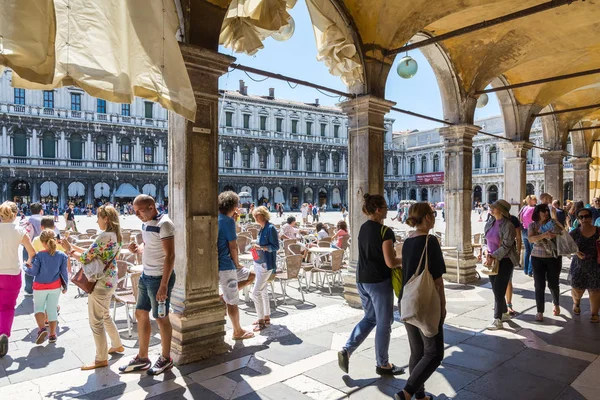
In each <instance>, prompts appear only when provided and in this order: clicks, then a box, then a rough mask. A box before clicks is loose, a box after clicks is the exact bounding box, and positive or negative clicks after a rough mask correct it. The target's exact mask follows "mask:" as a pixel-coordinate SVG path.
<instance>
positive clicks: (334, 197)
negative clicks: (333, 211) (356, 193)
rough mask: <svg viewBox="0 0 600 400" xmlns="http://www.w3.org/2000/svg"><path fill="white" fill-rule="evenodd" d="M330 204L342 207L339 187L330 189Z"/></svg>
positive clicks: (334, 206)
mask: <svg viewBox="0 0 600 400" xmlns="http://www.w3.org/2000/svg"><path fill="white" fill-rule="evenodd" d="M331 206H332V207H333V208H341V207H342V195H341V193H340V188H337V187H336V188H333V190H332V191H331Z"/></svg>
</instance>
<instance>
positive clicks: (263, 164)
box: [258, 147, 267, 169]
mask: <svg viewBox="0 0 600 400" xmlns="http://www.w3.org/2000/svg"><path fill="white" fill-rule="evenodd" d="M258 167H259V168H260V169H267V150H265V148H264V147H261V148H260V150H259V151H258Z"/></svg>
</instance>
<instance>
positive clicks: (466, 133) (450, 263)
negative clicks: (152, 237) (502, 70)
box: [440, 124, 480, 283]
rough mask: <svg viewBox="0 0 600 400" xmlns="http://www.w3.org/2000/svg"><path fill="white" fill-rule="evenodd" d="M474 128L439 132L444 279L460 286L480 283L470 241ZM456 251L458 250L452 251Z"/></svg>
mask: <svg viewBox="0 0 600 400" xmlns="http://www.w3.org/2000/svg"><path fill="white" fill-rule="evenodd" d="M479 129H480V128H479V127H478V126H474V125H467V124H464V125H454V126H448V127H444V128H441V129H440V136H441V137H442V138H443V139H444V154H445V156H444V163H445V169H444V171H445V178H444V192H445V203H446V240H445V246H446V247H448V250H445V259H446V270H447V273H446V276H445V278H446V279H448V280H450V281H453V282H459V283H468V282H472V281H474V280H476V279H477V277H476V273H475V264H476V261H477V260H476V258H475V257H474V256H473V248H472V246H471V244H472V241H471V240H472V238H471V192H472V189H473V185H472V180H473V168H472V167H473V136H475V135H476V134H477V132H478V131H479ZM450 248H454V249H455V250H450Z"/></svg>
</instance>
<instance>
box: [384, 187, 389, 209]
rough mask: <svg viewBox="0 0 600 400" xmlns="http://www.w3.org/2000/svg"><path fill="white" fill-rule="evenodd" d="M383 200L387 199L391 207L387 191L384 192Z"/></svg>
mask: <svg viewBox="0 0 600 400" xmlns="http://www.w3.org/2000/svg"><path fill="white" fill-rule="evenodd" d="M383 198H384V199H385V202H386V203H387V204H388V205H389V204H390V199H389V197H388V194H387V190H385V189H384V190H383Z"/></svg>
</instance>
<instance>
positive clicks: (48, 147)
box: [42, 132, 56, 158]
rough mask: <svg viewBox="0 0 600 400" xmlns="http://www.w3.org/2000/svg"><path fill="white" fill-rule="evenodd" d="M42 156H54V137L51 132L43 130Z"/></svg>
mask: <svg viewBox="0 0 600 400" xmlns="http://www.w3.org/2000/svg"><path fill="white" fill-rule="evenodd" d="M42 157H44V158H56V139H55V137H54V133H52V132H45V133H44V136H42Z"/></svg>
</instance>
